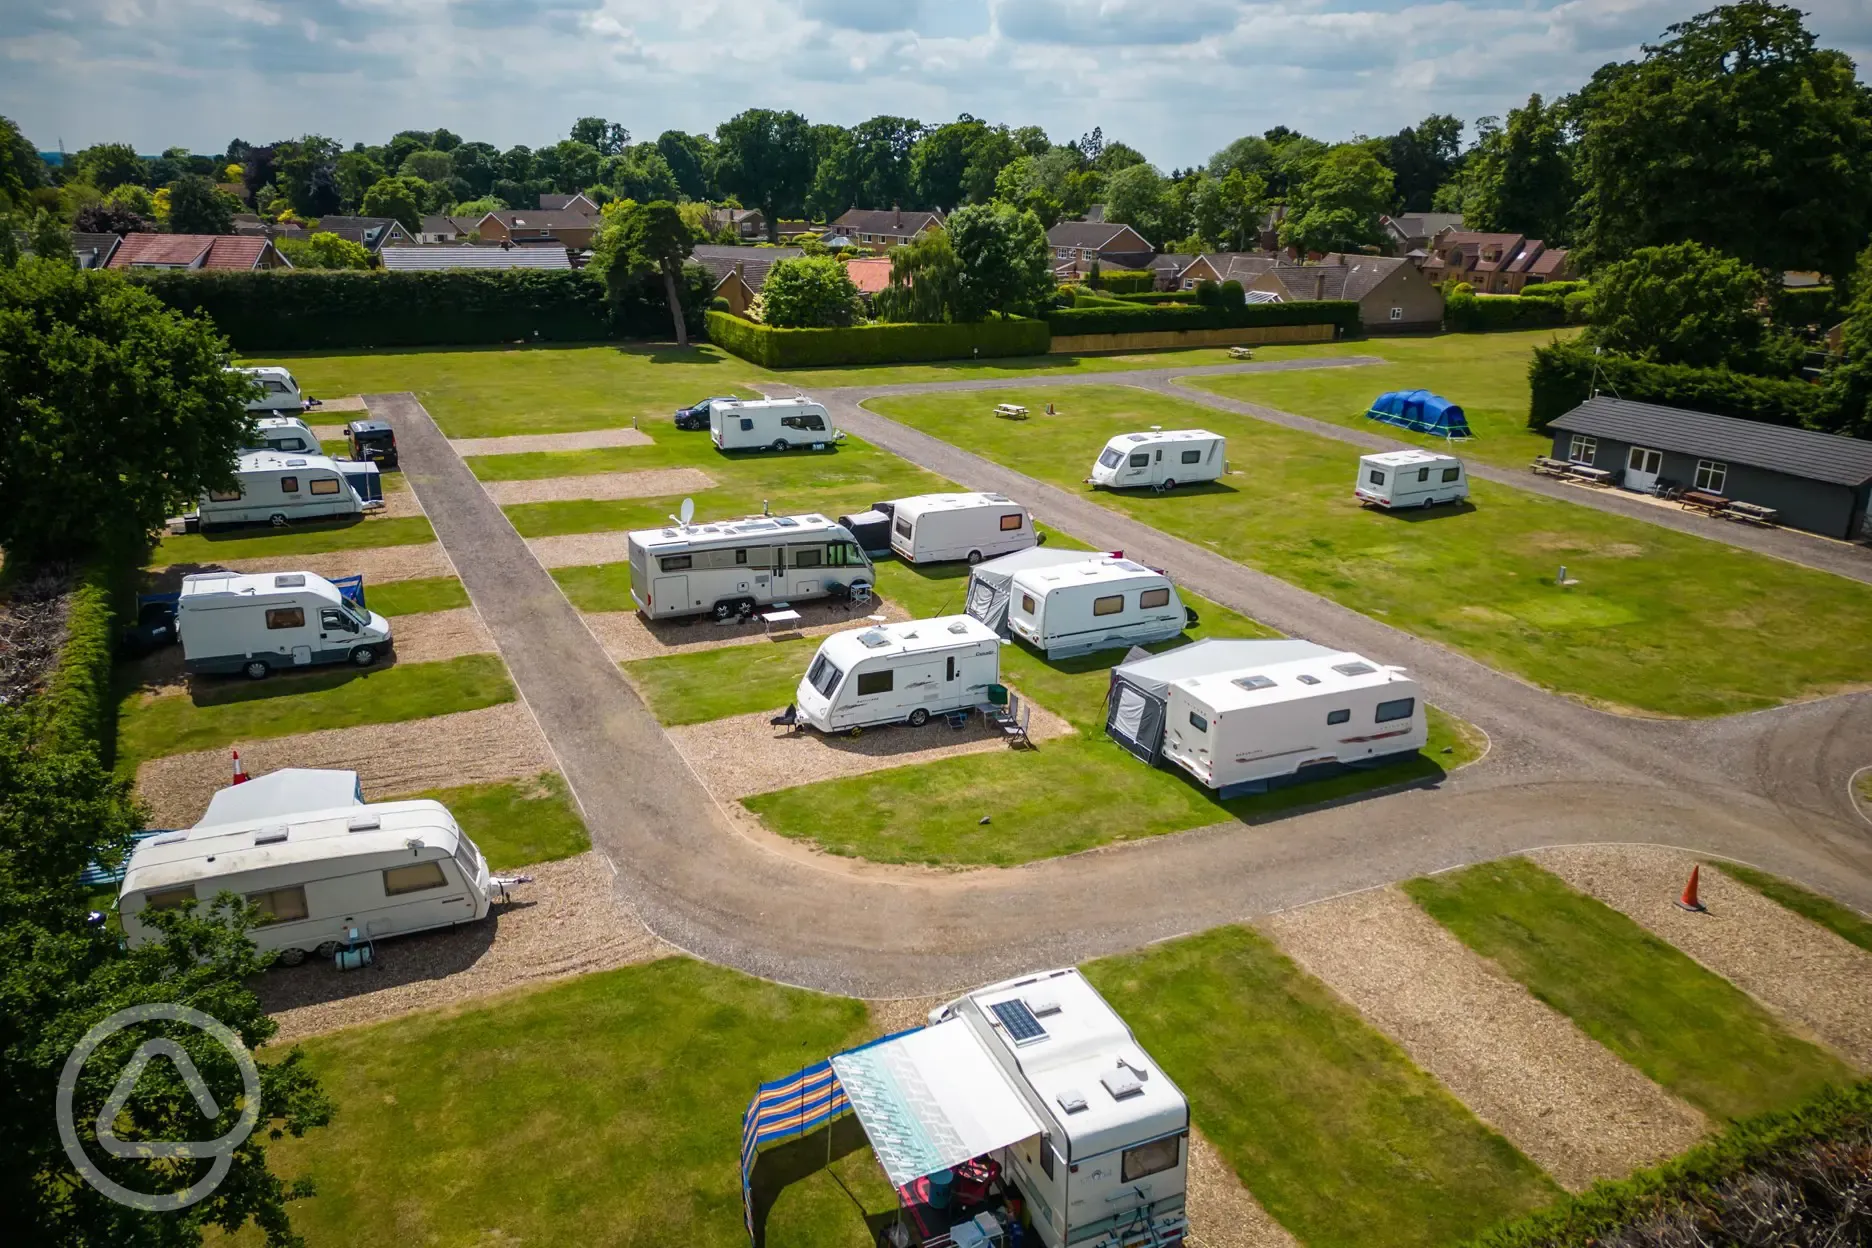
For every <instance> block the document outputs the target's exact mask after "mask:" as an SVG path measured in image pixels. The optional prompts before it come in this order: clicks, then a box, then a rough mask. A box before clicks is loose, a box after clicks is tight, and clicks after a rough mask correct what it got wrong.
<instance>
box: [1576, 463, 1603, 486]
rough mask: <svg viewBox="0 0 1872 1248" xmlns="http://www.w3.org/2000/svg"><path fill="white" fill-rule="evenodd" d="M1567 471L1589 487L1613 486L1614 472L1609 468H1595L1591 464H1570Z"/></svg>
mask: <svg viewBox="0 0 1872 1248" xmlns="http://www.w3.org/2000/svg"><path fill="white" fill-rule="evenodd" d="M1567 471H1568V473H1569V474H1570V475H1572V476H1575V477H1578V478H1579V479H1580V480H1581V481H1584V482H1585V483H1586V484H1587V485H1599V486H1610V485H1611V484H1612V471H1611V469H1609V468H1594V467H1593V466H1592V465H1591V464H1568V465H1567Z"/></svg>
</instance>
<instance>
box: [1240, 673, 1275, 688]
mask: <svg viewBox="0 0 1872 1248" xmlns="http://www.w3.org/2000/svg"><path fill="white" fill-rule="evenodd" d="M1235 683H1236V684H1238V685H1240V686H1241V687H1242V688H1243V689H1272V688H1273V687H1274V678H1273V677H1272V676H1263V675H1261V674H1260V673H1259V672H1256V673H1255V674H1254V675H1253V676H1238V677H1236V679H1235Z"/></svg>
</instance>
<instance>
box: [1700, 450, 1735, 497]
mask: <svg viewBox="0 0 1872 1248" xmlns="http://www.w3.org/2000/svg"><path fill="white" fill-rule="evenodd" d="M1728 483H1729V465H1728V464H1725V463H1721V462H1719V461H1717V460H1714V459H1699V460H1697V470H1696V488H1697V489H1699V490H1708V491H1709V492H1710V493H1712V494H1720V493H1722V492H1723V486H1725V485H1727V484H1728Z"/></svg>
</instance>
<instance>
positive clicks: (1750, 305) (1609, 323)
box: [1591, 243, 1800, 377]
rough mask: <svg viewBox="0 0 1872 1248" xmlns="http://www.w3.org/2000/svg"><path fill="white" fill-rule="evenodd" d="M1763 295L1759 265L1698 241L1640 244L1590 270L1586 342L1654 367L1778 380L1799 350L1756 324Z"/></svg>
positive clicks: (1794, 364) (1794, 367) (1793, 366)
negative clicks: (1683, 366)
mask: <svg viewBox="0 0 1872 1248" xmlns="http://www.w3.org/2000/svg"><path fill="white" fill-rule="evenodd" d="M1769 293H1770V292H1769V288H1768V283H1767V279H1766V278H1765V277H1763V275H1762V273H1761V271H1760V270H1758V269H1755V268H1752V267H1750V266H1749V265H1746V264H1744V263H1743V262H1742V261H1740V260H1737V259H1735V258H1734V257H1732V256H1726V255H1723V254H1722V253H1721V252H1718V251H1714V250H1712V249H1710V248H1708V247H1704V246H1702V245H1701V244H1699V243H1677V244H1673V245H1672V246H1669V247H1640V248H1639V249H1638V250H1636V251H1634V252H1632V253H1631V255H1629V256H1627V257H1626V258H1625V259H1623V260H1620V261H1618V262H1616V263H1614V264H1608V265H1606V266H1605V268H1603V269H1601V270H1600V271H1599V272H1598V274H1596V275H1595V277H1594V285H1593V323H1592V331H1591V333H1592V339H1593V342H1594V343H1595V344H1596V345H1598V346H1601V347H1604V348H1605V349H1606V350H1607V351H1616V352H1618V353H1619V354H1620V355H1628V356H1633V357H1636V358H1640V359H1646V360H1651V361H1654V362H1655V363H1658V364H1688V365H1690V366H1692V367H1695V368H1725V367H1726V368H1733V369H1739V370H1741V371H1743V372H1749V373H1760V374H1762V375H1763V376H1771V377H1772V376H1780V377H1786V376H1789V375H1790V374H1792V373H1794V372H1796V371H1798V369H1799V367H1800V352H1799V350H1798V348H1793V344H1791V343H1790V342H1788V340H1787V335H1786V334H1785V333H1782V332H1781V331H1779V330H1770V329H1769V327H1768V326H1767V325H1766V324H1764V322H1763V320H1762V314H1761V308H1762V303H1763V300H1764V299H1765V298H1766V297H1767V296H1768V294H1769Z"/></svg>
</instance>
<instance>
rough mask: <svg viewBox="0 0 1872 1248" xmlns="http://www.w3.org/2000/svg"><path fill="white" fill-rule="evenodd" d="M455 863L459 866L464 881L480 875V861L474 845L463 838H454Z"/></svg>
mask: <svg viewBox="0 0 1872 1248" xmlns="http://www.w3.org/2000/svg"><path fill="white" fill-rule="evenodd" d="M455 861H456V862H457V863H458V864H460V866H461V869H462V878H464V879H469V880H472V879H474V878H475V876H476V875H477V874H479V873H480V870H481V859H480V856H479V854H478V851H476V849H475V843H474V842H473V841H471V840H469V839H468V838H467V837H465V836H458V837H456V838H455Z"/></svg>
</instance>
